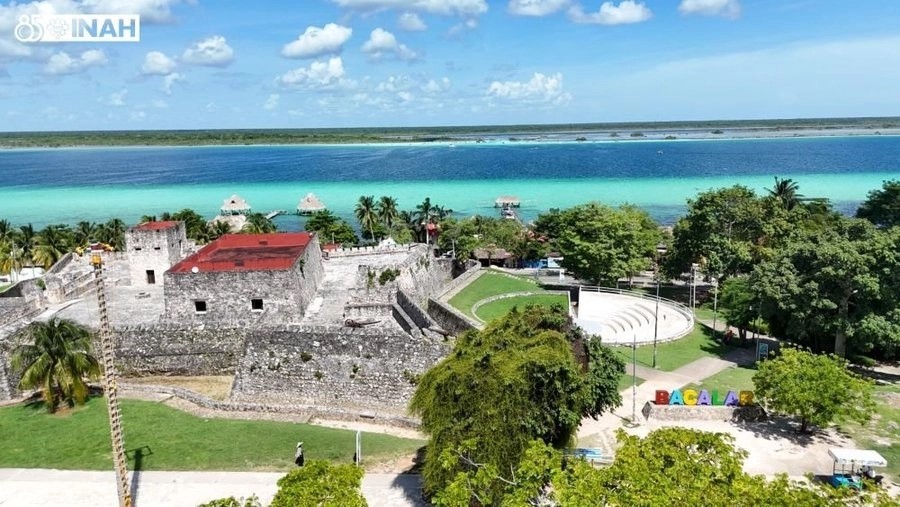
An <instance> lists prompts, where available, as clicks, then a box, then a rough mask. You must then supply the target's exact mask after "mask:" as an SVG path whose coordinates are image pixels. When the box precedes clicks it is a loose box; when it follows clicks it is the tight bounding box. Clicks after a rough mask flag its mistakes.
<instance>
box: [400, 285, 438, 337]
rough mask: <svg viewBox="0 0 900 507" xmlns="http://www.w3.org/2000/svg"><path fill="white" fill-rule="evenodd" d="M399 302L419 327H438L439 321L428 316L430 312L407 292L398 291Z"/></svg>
mask: <svg viewBox="0 0 900 507" xmlns="http://www.w3.org/2000/svg"><path fill="white" fill-rule="evenodd" d="M397 304H398V305H399V306H400V308H402V309H403V311H404V312H406V315H408V316H409V318H410V319H411V320H412V321H413V323H415V325H416V326H417V327H418V328H419V329H428V328H430V327H436V326H437V323H435V322H434V320H432V319H431V317H429V316H428V312H426V311H425V310H423V309H422V307H421V306H419V305H418V304H416V303H415V302H414V301H413V300H412V299H410V297H409V296H407V295H406V293H405V292H403V291H402V290H401V291H397Z"/></svg>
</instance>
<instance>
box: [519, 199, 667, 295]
mask: <svg viewBox="0 0 900 507" xmlns="http://www.w3.org/2000/svg"><path fill="white" fill-rule="evenodd" d="M538 225H539V228H538V226H536V232H538V233H540V232H541V231H544V230H545V229H546V230H552V231H553V234H556V236H553V237H552V240H553V246H554V247H555V248H556V249H557V250H558V251H559V252H560V254H562V256H563V261H562V262H561V264H562V266H563V267H565V268H566V269H567V270H569V271H571V272H572V273H573V274H574V275H575V276H576V277H578V278H581V279H584V280H588V281H590V282H593V283H599V284H603V285H614V284H615V283H616V281H617V280H618V279H619V278H622V277H628V276H631V275H633V274H635V273H637V272H639V271H641V270H644V269H647V268H648V267H649V266H650V259H653V257H654V256H655V255H656V246H657V245H658V243H659V241H660V239H661V237H662V236H661V233H660V231H659V227H658V226H657V224H656V223H655V222H654V221H653V219H651V218H650V216H649V215H647V213H646V212H645V211H643V210H640V209H638V208H636V207H634V206H627V205H626V206H622V207H620V208H618V209H615V208H610V207H608V206H604V205H602V204H599V203H589V204H583V205H580V206H575V207H573V208H569V209H567V210H564V211H561V212H556V211H553V212H551V213H550V216H549V217H543V215H542V216H541V217H539V218H538Z"/></svg>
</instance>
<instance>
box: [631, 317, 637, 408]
mask: <svg viewBox="0 0 900 507" xmlns="http://www.w3.org/2000/svg"><path fill="white" fill-rule="evenodd" d="M631 337H632V341H631V424H637V333H634V334H632V335H631Z"/></svg>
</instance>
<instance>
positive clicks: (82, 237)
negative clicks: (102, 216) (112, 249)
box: [72, 220, 98, 247]
mask: <svg viewBox="0 0 900 507" xmlns="http://www.w3.org/2000/svg"><path fill="white" fill-rule="evenodd" d="M72 232H73V236H74V241H73V243H72V244H73V246H80V247H86V246H88V245H90V244H91V243H92V242H93V241H96V238H97V232H98V227H97V224H95V223H93V222H88V221H87V220H82V221H80V222H78V224H76V225H75V230H74V231H72Z"/></svg>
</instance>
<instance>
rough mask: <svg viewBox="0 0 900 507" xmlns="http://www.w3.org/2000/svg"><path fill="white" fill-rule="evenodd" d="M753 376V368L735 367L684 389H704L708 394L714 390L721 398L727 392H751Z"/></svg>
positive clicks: (754, 368)
mask: <svg viewBox="0 0 900 507" xmlns="http://www.w3.org/2000/svg"><path fill="white" fill-rule="evenodd" d="M755 374H756V367H755V366H735V367H732V368H728V369H726V370H722V371H720V372H719V373H716V374H715V375H713V376H712V377H707V378H705V379H703V381H702V382H701V383H700V384H699V385H698V384H689V385H688V386H686V387H690V388H692V389H696V390H698V391H699V390H701V389H706V390H707V391H710V392H712V391H713V390H716V391H719V393H721V394H722V395H723V396H724V393H726V392H728V391H742V390H746V391H752V390H753V380H752V379H753V375H755Z"/></svg>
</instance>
